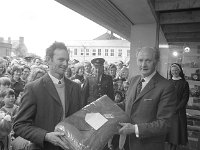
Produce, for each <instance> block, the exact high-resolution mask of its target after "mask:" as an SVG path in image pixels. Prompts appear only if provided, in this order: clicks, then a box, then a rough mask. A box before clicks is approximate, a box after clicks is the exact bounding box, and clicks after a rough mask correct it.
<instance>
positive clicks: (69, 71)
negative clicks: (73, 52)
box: [65, 67, 72, 78]
mask: <svg viewBox="0 0 200 150" xmlns="http://www.w3.org/2000/svg"><path fill="white" fill-rule="evenodd" d="M65 72H68V73H69V77H68V78H70V77H71V76H72V70H71V68H70V67H68V68H67V69H66V71H65Z"/></svg>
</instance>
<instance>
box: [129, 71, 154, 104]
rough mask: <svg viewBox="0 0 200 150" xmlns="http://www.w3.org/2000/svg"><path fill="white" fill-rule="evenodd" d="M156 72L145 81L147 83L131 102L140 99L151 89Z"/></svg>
mask: <svg viewBox="0 0 200 150" xmlns="http://www.w3.org/2000/svg"><path fill="white" fill-rule="evenodd" d="M157 75H158V73H156V74H155V75H154V76H153V77H152V78H151V80H150V81H149V82H148V83H147V85H146V86H145V87H144V89H143V90H142V91H141V92H140V94H139V95H138V96H137V97H136V98H135V101H134V102H133V104H134V103H136V102H137V101H138V100H140V99H141V98H142V97H143V96H144V95H145V94H146V93H148V92H149V91H151V90H152V89H153V88H154V87H155V84H156V78H157Z"/></svg>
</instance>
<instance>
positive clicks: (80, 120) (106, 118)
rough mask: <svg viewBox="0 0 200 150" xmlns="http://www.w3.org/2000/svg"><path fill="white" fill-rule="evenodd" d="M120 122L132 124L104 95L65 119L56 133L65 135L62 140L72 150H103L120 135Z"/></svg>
mask: <svg viewBox="0 0 200 150" xmlns="http://www.w3.org/2000/svg"><path fill="white" fill-rule="evenodd" d="M119 122H130V120H129V117H128V115H126V113H125V112H124V111H123V110H122V109H121V108H120V107H118V106H117V104H116V103H115V102H113V101H112V100H111V99H110V98H109V97H108V96H106V95H104V96H102V97H101V98H99V99H97V100H96V101H94V102H92V103H90V104H89V105H87V106H85V107H84V108H82V109H81V110H79V111H78V112H76V113H74V114H73V115H71V116H69V117H67V118H65V119H64V120H63V121H61V122H60V123H59V124H58V125H57V126H56V127H55V131H59V132H64V133H65V136H64V137H62V140H63V141H64V142H65V143H67V145H68V146H69V147H70V149H72V150H101V149H103V148H104V147H105V145H106V144H107V142H108V140H109V139H110V138H112V136H113V135H114V134H117V133H118V130H119V128H120V126H119Z"/></svg>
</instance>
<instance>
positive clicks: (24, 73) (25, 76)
mask: <svg viewBox="0 0 200 150" xmlns="http://www.w3.org/2000/svg"><path fill="white" fill-rule="evenodd" d="M30 71H31V69H30V67H29V66H24V67H23V71H22V75H21V80H22V81H24V82H25V84H26V83H27V81H28V76H29V74H30Z"/></svg>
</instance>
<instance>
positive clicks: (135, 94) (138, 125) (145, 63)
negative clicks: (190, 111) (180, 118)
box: [119, 47, 176, 150]
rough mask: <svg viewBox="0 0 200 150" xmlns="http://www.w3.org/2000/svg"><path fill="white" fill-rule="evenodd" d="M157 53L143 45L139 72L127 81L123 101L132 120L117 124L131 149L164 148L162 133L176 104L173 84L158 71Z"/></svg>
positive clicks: (150, 149)
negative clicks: (127, 138)
mask: <svg viewBox="0 0 200 150" xmlns="http://www.w3.org/2000/svg"><path fill="white" fill-rule="evenodd" d="M158 60H159V52H158V50H156V49H155V48H150V47H143V48H141V49H140V50H139V51H138V53H137V66H138V68H139V71H140V73H141V75H138V76H135V77H133V78H132V79H131V80H130V86H129V89H128V91H127V95H126V101H125V102H124V103H122V106H124V108H125V111H126V112H127V114H128V115H129V116H130V118H131V123H120V125H121V126H122V128H121V129H120V130H119V133H120V134H121V135H129V146H130V149H131V150H164V141H165V135H166V133H167V131H168V128H169V126H170V117H171V116H172V114H173V112H174V110H175V106H176V93H175V87H174V86H173V84H172V83H171V82H170V81H168V80H167V79H165V78H163V77H162V76H161V75H160V74H159V73H158V72H157V71H156V66H157V63H158Z"/></svg>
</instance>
